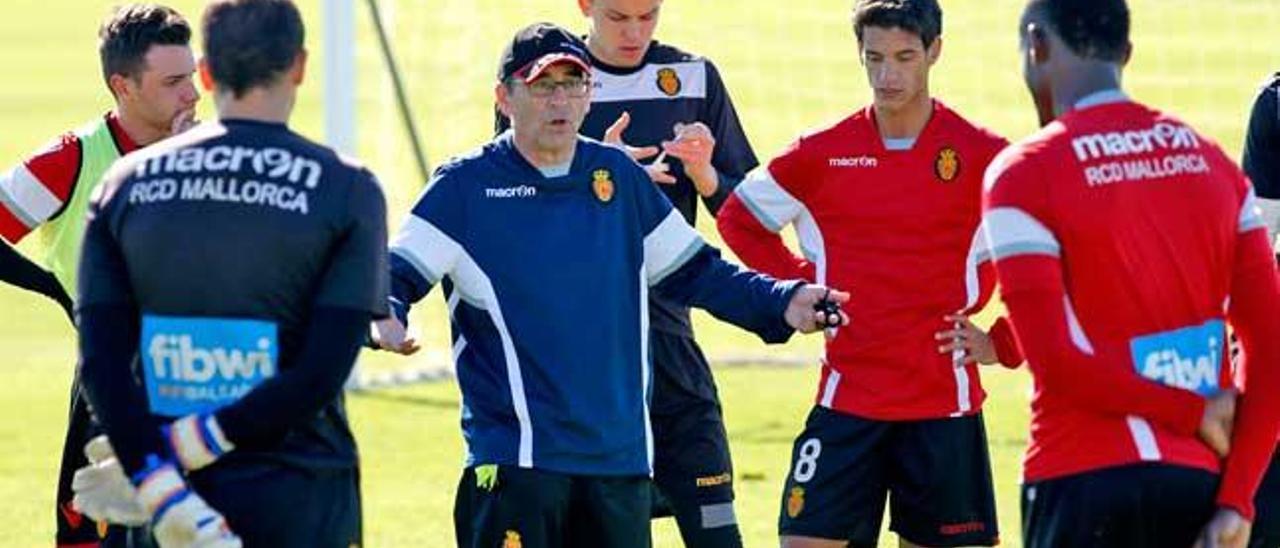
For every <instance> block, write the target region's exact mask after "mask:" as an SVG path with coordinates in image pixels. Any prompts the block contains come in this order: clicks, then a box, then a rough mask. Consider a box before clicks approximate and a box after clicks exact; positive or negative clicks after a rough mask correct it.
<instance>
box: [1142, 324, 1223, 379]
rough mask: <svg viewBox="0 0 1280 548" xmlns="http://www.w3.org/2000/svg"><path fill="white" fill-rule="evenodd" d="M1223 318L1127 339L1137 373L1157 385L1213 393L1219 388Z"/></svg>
mask: <svg viewBox="0 0 1280 548" xmlns="http://www.w3.org/2000/svg"><path fill="white" fill-rule="evenodd" d="M1225 333H1226V327H1225V325H1224V324H1223V322H1222V320H1209V321H1207V322H1205V323H1203V324H1200V325H1195V326H1191V327H1184V328H1180V329H1174V330H1171V331H1164V332H1161V333H1155V334H1152V335H1144V336H1142V337H1137V338H1134V339H1133V340H1131V341H1129V351H1130V353H1131V355H1132V357H1133V366H1134V369H1135V370H1136V371H1137V372H1138V374H1140V375H1142V376H1143V377H1146V378H1148V379H1151V380H1153V381H1156V382H1158V383H1160V384H1163V385H1166V386H1171V387H1174V388H1181V389H1183V390H1188V391H1191V392H1195V393H1197V394H1200V395H1202V396H1206V397H1208V396H1212V395H1214V394H1216V393H1217V392H1218V391H1219V389H1220V386H1219V379H1220V378H1221V372H1222V352H1223V341H1224V340H1225Z"/></svg>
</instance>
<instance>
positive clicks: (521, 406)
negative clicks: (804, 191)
mask: <svg viewBox="0 0 1280 548" xmlns="http://www.w3.org/2000/svg"><path fill="white" fill-rule="evenodd" d="M590 66H591V65H590V61H589V57H588V55H587V52H586V47H585V45H584V44H583V43H582V41H581V40H579V39H578V38H576V37H574V36H573V35H572V34H570V33H569V32H568V31H565V30H564V29H561V28H559V27H556V26H553V25H549V24H535V25H532V26H530V27H527V28H525V29H523V30H521V31H520V32H519V33H518V34H517V35H516V36H515V39H514V40H513V41H512V42H511V44H510V45H509V46H508V48H507V50H506V52H505V53H504V55H503V59H502V67H501V69H500V71H499V74H498V80H499V82H498V84H497V86H496V89H495V93H496V99H497V103H498V106H499V108H500V109H501V111H502V113H503V114H504V115H506V116H507V117H509V118H510V119H511V130H509V131H506V132H503V133H502V134H500V135H498V136H497V137H496V138H495V139H494V140H493V141H492V142H490V143H488V144H486V145H484V146H483V147H482V148H480V149H479V150H477V151H474V152H472V153H470V154H467V155H464V156H462V157H460V158H457V159H454V160H453V161H451V162H449V163H447V164H445V165H444V166H442V167H440V168H439V169H438V170H437V171H436V173H435V176H434V177H433V180H432V181H431V183H430V184H429V185H428V187H427V191H426V192H425V193H424V194H423V196H422V197H421V198H420V199H419V201H418V203H417V204H416V205H415V206H414V208H413V211H412V214H411V215H410V216H409V217H408V218H407V220H406V221H405V223H404V225H403V227H402V228H401V230H400V233H399V235H398V236H397V237H396V238H395V239H394V241H393V243H392V246H391V257H390V262H391V274H392V275H391V278H392V280H391V285H392V289H391V293H392V296H391V304H392V309H393V311H394V312H395V315H396V316H397V318H398V319H388V320H385V321H380V322H378V324H377V326H376V328H377V329H376V332H377V339H378V342H379V344H380V346H382V347H383V348H386V349H389V350H394V351H398V352H411V351H413V350H414V349H415V345H414V342H413V341H412V340H408V339H406V338H405V336H404V326H403V323H401V322H403V321H404V318H405V317H406V316H407V312H408V310H407V308H408V305H409V304H410V303H413V302H416V301H418V300H420V299H422V298H423V297H424V296H425V295H426V294H427V292H428V291H429V290H430V289H431V287H433V286H434V285H436V284H441V285H443V288H444V292H445V297H446V299H447V300H448V303H449V310H450V316H451V318H450V319H451V320H452V325H453V330H454V334H453V340H454V355H455V356H456V361H457V370H458V381H459V384H460V385H461V388H462V395H463V410H462V428H463V433H464V437H465V438H466V440H467V446H468V455H467V468H466V471H465V472H464V477H463V482H462V484H461V490H462V492H460V493H459V497H458V505H459V506H458V509H457V511H456V512H455V519H457V520H458V521H459V539H458V544H459V546H474V547H480V546H486V547H489V546H497V545H506V546H512V545H515V546H523V547H526V548H536V547H542V546H565V545H570V544H572V545H582V546H608V547H626V546H637V547H647V546H649V537H650V534H649V512H650V487H649V475H650V474H651V472H652V456H653V439H652V436H651V434H650V426H649V409H648V407H649V393H650V384H651V378H652V373H651V371H650V369H649V363H650V359H649V355H648V352H649V343H648V340H647V338H648V335H649V330H648V323H649V315H648V299H647V297H648V293H649V291H650V290H651V289H652V290H653V291H654V292H655V293H658V294H661V295H664V296H665V297H667V298H669V299H671V300H672V301H674V302H677V303H680V304H683V305H686V306H688V305H692V306H700V307H703V308H705V309H707V310H708V311H709V312H711V313H712V314H714V315H716V316H717V317H719V318H721V319H724V320H726V321H729V322H731V323H734V324H735V325H739V326H741V327H743V328H745V329H748V330H751V331H753V332H755V333H757V334H759V335H760V337H761V338H762V339H764V340H766V341H768V342H782V341H784V340H786V339H787V338H788V337H789V336H790V335H791V333H792V331H793V330H799V331H801V332H813V331H816V330H819V329H821V328H822V327H823V326H830V325H838V324H840V323H842V322H843V321H845V320H846V318H844V317H843V315H842V314H838V313H830V314H829V313H827V312H815V305H823V304H833V302H844V301H846V300H847V299H848V295H847V294H844V293H840V292H837V291H830V290H828V289H826V288H824V287H821V286H815V285H806V284H803V283H801V282H797V281H790V282H779V281H776V280H774V279H772V278H769V277H767V276H763V275H760V274H757V273H754V272H751V271H747V270H743V269H741V268H739V267H737V266H735V265H732V264H729V263H727V262H725V261H723V260H722V259H721V258H720V257H719V252H718V251H716V250H715V249H714V248H712V247H710V246H708V245H706V244H705V243H704V242H703V241H702V239H701V238H700V237H699V236H698V234H697V232H695V231H694V230H693V229H692V228H691V227H690V226H689V224H688V223H687V222H685V220H684V219H683V218H682V217H681V216H680V213H679V212H678V211H676V210H675V209H674V208H672V206H671V203H670V202H669V201H668V200H667V199H666V198H665V197H664V196H663V195H662V193H661V191H659V190H658V189H657V188H656V187H655V186H654V185H653V183H652V182H651V181H650V180H649V175H648V174H647V173H646V172H645V170H644V168H642V167H640V166H639V165H638V164H636V163H635V161H634V160H632V159H631V158H630V157H629V156H628V155H627V154H626V152H624V151H622V150H621V149H619V148H617V147H613V146H609V145H605V144H603V143H600V142H598V141H594V140H591V139H587V138H583V137H580V136H579V135H578V129H579V127H580V126H581V124H582V120H583V117H584V115H585V114H586V111H587V108H588V105H589V103H590V100H591V89H592V85H591V80H590ZM837 312H838V311H837Z"/></svg>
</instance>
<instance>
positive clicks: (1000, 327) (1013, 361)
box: [987, 316, 1026, 369]
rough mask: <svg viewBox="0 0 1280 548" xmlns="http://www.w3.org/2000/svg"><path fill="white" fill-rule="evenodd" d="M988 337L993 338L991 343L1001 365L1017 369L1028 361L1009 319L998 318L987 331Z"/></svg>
mask: <svg viewBox="0 0 1280 548" xmlns="http://www.w3.org/2000/svg"><path fill="white" fill-rule="evenodd" d="M987 336H989V337H991V343H992V345H993V346H995V350H996V359H997V360H999V362H1000V365H1003V366H1005V367H1007V368H1009V369H1017V368H1018V366H1019V365H1022V362H1024V361H1026V358H1025V357H1024V356H1023V354H1022V345H1021V344H1019V343H1018V335H1017V334H1016V333H1014V331H1013V324H1012V323H1010V322H1009V319H1008V318H1007V317H1004V316H1001V317H999V318H996V321H995V323H993V324H991V329H990V330H988V331H987Z"/></svg>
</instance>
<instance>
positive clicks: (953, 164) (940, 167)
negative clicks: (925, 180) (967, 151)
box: [933, 147, 960, 183]
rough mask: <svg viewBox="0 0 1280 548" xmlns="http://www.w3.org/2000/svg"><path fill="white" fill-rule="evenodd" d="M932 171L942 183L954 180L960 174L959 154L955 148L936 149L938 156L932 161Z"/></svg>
mask: <svg viewBox="0 0 1280 548" xmlns="http://www.w3.org/2000/svg"><path fill="white" fill-rule="evenodd" d="M933 173H934V174H935V175H937V176H938V179H940V180H941V181H942V182H944V183H950V182H951V181H954V180H956V177H957V176H959V175H960V154H959V153H958V152H956V149H954V148H951V147H943V148H942V150H939V151H938V158H937V159H936V160H934V161H933Z"/></svg>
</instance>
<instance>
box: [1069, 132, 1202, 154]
mask: <svg viewBox="0 0 1280 548" xmlns="http://www.w3.org/2000/svg"><path fill="white" fill-rule="evenodd" d="M1198 148H1200V139H1199V138H1197V137H1196V132H1195V131H1193V130H1192V129H1191V128H1189V127H1187V126H1184V125H1182V124H1175V123H1172V122H1160V123H1157V124H1155V125H1153V126H1151V127H1149V128H1146V129H1138V130H1131V131H1111V132H1105V133H1089V134H1086V135H1081V136H1079V137H1075V138H1074V139H1072V140H1071V150H1072V151H1074V152H1075V154H1076V159H1077V160H1079V161H1081V162H1088V161H1090V160H1097V159H1099V158H1116V157H1121V156H1132V155H1136V154H1146V153H1151V152H1160V151H1176V150H1194V149H1198Z"/></svg>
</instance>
